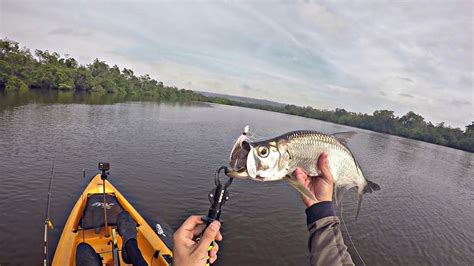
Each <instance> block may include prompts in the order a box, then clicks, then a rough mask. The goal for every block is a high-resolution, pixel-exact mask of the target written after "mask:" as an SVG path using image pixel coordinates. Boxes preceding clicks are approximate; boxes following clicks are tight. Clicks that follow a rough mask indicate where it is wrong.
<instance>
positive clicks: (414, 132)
mask: <svg viewBox="0 0 474 266" xmlns="http://www.w3.org/2000/svg"><path fill="white" fill-rule="evenodd" d="M34 89H43V90H60V91H71V92H87V93H96V95H103V94H114V95H129V96H152V97H153V99H156V100H165V101H185V102H188V101H202V102H211V103H219V104H226V105H234V106H242V107H248V108H255V109H262V110H268V111H274V112H279V113H286V114H291V115H297V116H303V117H308V118H314V119H319V120H324V121H329V122H333V123H338V124H343V125H348V126H353V127H358V128H364V129H369V130H373V131H377V132H382V133H387V134H392V135H397V136H402V137H407V138H412V139H417V140H422V141H426V142H431V143H435V144H439V145H444V146H449V147H453V148H457V149H462V150H466V151H470V152H474V122H472V123H471V124H470V125H467V126H466V129H465V130H461V129H460V128H452V127H449V126H446V125H445V124H444V123H439V124H436V125H434V124H432V123H431V122H427V121H425V119H424V118H423V117H422V116H421V115H419V114H416V113H414V112H411V111H410V112H408V113H407V114H405V115H403V116H401V117H398V116H395V114H394V111H390V110H376V111H375V112H374V113H373V114H371V115H370V114H364V113H354V112H349V111H346V110H344V109H339V108H337V109H335V110H319V109H316V108H313V107H310V106H307V107H300V106H295V105H286V106H282V107H281V106H271V105H262V104H252V103H244V102H239V101H233V100H230V99H226V98H221V97H206V96H204V95H201V94H199V93H195V92H193V91H192V90H186V89H178V88H176V87H170V86H166V85H164V84H163V82H160V81H156V80H155V79H152V78H151V77H150V76H149V75H141V76H137V75H135V73H134V72H133V71H132V70H131V69H127V68H123V69H120V68H119V67H118V66H117V65H114V66H112V67H110V66H109V65H108V64H106V63H105V62H104V61H100V60H99V59H95V60H94V61H93V62H92V63H90V64H87V65H81V64H79V63H78V62H77V61H76V60H75V59H74V58H72V57H69V56H64V57H61V56H60V55H59V54H58V53H55V52H49V51H47V50H46V51H42V50H36V51H35V52H34V54H32V53H31V52H30V50H29V49H27V48H25V47H23V48H20V46H19V44H18V43H17V42H14V41H11V40H8V39H4V40H0V90H1V91H4V93H23V92H28V91H29V90H34Z"/></svg>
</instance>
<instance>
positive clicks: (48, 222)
mask: <svg viewBox="0 0 474 266" xmlns="http://www.w3.org/2000/svg"><path fill="white" fill-rule="evenodd" d="M56 158H57V153H56V151H55V152H54V161H53V165H52V166H51V177H50V178H49V189H48V201H47V203H46V219H45V220H44V239H43V240H44V244H43V245H44V250H43V252H44V260H43V263H44V265H47V264H48V255H49V245H48V228H51V229H52V228H53V223H52V222H51V219H50V216H49V210H50V208H51V207H50V206H51V195H52V193H51V192H52V189H53V178H54V167H55V165H56Z"/></svg>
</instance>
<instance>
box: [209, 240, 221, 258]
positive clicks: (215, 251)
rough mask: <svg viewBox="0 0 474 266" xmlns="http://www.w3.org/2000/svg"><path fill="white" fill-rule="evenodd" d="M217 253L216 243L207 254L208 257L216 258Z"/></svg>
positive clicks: (217, 246)
mask: <svg viewBox="0 0 474 266" xmlns="http://www.w3.org/2000/svg"><path fill="white" fill-rule="evenodd" d="M218 251H219V245H218V244H217V243H214V247H213V248H212V249H211V251H210V252H209V257H211V258H212V257H215V256H217V252H218Z"/></svg>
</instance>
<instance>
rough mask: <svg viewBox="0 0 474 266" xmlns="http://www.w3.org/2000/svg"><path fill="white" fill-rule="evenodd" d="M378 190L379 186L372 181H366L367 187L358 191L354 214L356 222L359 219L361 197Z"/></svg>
mask: <svg viewBox="0 0 474 266" xmlns="http://www.w3.org/2000/svg"><path fill="white" fill-rule="evenodd" d="M376 190H380V186H379V185H378V184H376V183H374V182H372V181H369V180H367V185H366V186H365V187H364V188H363V189H359V190H358V193H357V194H358V200H357V212H356V217H355V219H356V221H357V218H358V217H359V211H360V206H361V204H362V196H363V195H364V194H365V193H372V192H373V191H376Z"/></svg>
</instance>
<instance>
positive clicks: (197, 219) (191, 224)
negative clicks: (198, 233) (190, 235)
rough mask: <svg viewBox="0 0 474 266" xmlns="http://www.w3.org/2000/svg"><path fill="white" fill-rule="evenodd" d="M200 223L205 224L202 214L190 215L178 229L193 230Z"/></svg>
mask: <svg viewBox="0 0 474 266" xmlns="http://www.w3.org/2000/svg"><path fill="white" fill-rule="evenodd" d="M200 224H204V221H203V220H202V219H201V216H198V215H192V216H189V218H188V219H186V221H184V223H183V224H182V225H181V227H180V228H179V229H178V230H177V231H180V230H185V231H193V230H194V228H196V226H198V225H200ZM177 231H176V232H177Z"/></svg>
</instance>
